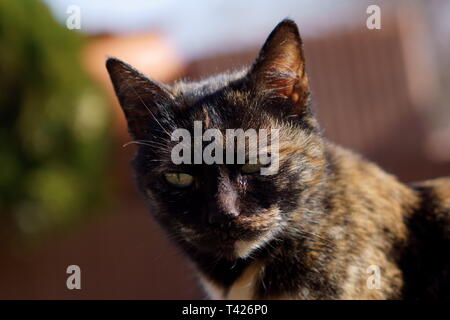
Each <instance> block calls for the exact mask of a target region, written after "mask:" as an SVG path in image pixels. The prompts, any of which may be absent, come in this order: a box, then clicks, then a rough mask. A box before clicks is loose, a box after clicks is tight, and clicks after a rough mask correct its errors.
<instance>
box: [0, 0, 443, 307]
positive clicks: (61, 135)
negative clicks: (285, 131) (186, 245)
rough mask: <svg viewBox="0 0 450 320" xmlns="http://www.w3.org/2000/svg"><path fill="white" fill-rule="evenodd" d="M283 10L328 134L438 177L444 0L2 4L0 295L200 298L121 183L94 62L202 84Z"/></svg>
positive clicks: (251, 53) (393, 164) (120, 129)
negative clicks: (76, 271) (295, 29)
mask: <svg viewBox="0 0 450 320" xmlns="http://www.w3.org/2000/svg"><path fill="white" fill-rule="evenodd" d="M373 4H376V5H378V6H379V7H380V9H381V29H379V30H378V29H375V30H369V29H368V28H367V27H366V20H367V18H368V17H369V15H370V14H368V13H366V10H367V7H368V6H369V5H373ZM77 13H79V16H78V18H79V19H78V20H77V17H76V14H77ZM74 14H75V16H74ZM74 17H75V18H74ZM286 17H289V18H292V19H294V20H295V21H296V22H297V23H298V25H299V27H300V31H301V34H302V37H303V39H304V43H305V51H306V59H307V71H308V73H309V77H310V82H311V87H312V90H313V97H314V104H315V108H316V110H317V113H318V117H319V120H320V122H321V124H322V126H323V128H324V130H325V134H326V136H327V137H329V138H330V139H332V140H334V141H336V142H337V143H340V144H342V145H344V146H346V147H349V148H352V149H354V150H357V151H358V152H360V153H362V154H364V155H365V156H366V157H367V158H369V159H371V160H373V161H375V162H377V163H378V164H380V165H381V166H383V167H384V168H385V169H386V170H388V171H389V172H391V173H394V174H396V175H398V176H399V177H400V179H402V180H403V181H405V182H412V181H416V180H421V179H428V178H434V177H438V176H443V175H450V41H449V40H450V2H449V1H447V0H426V1H425V0H423V1H419V0H418V1H414V0H407V1H402V0H398V1H361V0H346V1H337V0H336V1H331V0H278V1H268V0H258V1H237V0H228V1H224V0H219V1H206V0H194V1H181V0H166V1H163V0H127V1H118V0H96V1H92V0H79V1H76V0H70V1H66V0H41V1H40V0H26V1H14V0H0V124H1V126H0V298H1V299H17V298H21V299H49V298H52V299H73V298H83V299H130V298H135V299H189V298H203V297H204V295H203V293H202V292H201V290H200V288H199V287H198V286H197V284H196V282H195V277H194V274H193V272H192V271H191V268H190V266H189V265H188V263H187V262H186V260H185V259H184V258H183V257H182V255H181V254H180V253H179V252H178V251H177V249H175V248H174V247H173V246H172V245H171V244H170V243H169V242H168V241H167V239H166V238H165V236H164V234H163V233H162V232H161V230H160V229H159V227H158V226H157V225H156V224H155V223H154V222H153V220H152V219H151V217H150V215H149V213H148V212H147V211H146V210H145V208H144V207H143V203H142V201H141V199H140V197H139V195H138V194H137V192H136V190H135V188H134V186H133V182H132V178H131V172H130V168H129V163H128V162H129V160H130V159H131V156H132V153H133V147H132V146H129V147H126V148H125V147H123V145H124V144H125V143H126V142H128V141H129V138H128V136H127V131H126V124H125V121H124V118H123V117H122V114H121V110H120V108H119V106H118V104H117V101H116V99H115V97H114V95H113V91H112V87H111V85H110V83H109V80H108V76H107V73H106V70H105V68H104V61H105V57H106V56H107V55H109V56H116V57H118V58H120V59H122V60H124V61H126V62H128V63H130V64H132V65H133V66H135V67H136V68H137V69H139V70H141V71H142V72H144V73H146V74H147V75H149V76H151V77H152V78H155V79H157V80H160V81H167V82H170V81H173V80H175V79H177V78H180V77H184V78H190V79H199V78H202V77H205V76H208V75H210V74H213V73H217V72H220V71H223V70H226V69H230V68H237V67H239V66H243V65H245V64H247V63H250V62H251V61H252V60H253V59H254V58H255V56H256V54H257V51H258V50H259V48H260V46H261V45H262V43H263V41H264V40H265V38H266V37H267V35H268V34H269V32H270V31H271V30H272V28H273V27H274V26H275V25H276V24H277V23H278V22H279V21H280V20H282V19H283V18H286ZM77 23H79V27H80V28H77ZM74 26H75V27H76V28H73V27H74ZM72 264H75V265H79V266H80V268H81V286H82V289H81V290H68V289H67V288H66V279H67V277H68V275H67V274H66V268H67V266H69V265H72Z"/></svg>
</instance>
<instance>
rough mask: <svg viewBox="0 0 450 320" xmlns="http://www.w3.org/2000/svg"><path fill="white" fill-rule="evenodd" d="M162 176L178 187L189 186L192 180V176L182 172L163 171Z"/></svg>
mask: <svg viewBox="0 0 450 320" xmlns="http://www.w3.org/2000/svg"><path fill="white" fill-rule="evenodd" d="M164 178H165V179H166V181H167V182H168V183H170V184H171V185H173V186H175V187H178V188H186V187H189V186H190V185H191V184H192V182H194V177H193V176H191V175H190V174H187V173H182V172H171V173H165V174H164Z"/></svg>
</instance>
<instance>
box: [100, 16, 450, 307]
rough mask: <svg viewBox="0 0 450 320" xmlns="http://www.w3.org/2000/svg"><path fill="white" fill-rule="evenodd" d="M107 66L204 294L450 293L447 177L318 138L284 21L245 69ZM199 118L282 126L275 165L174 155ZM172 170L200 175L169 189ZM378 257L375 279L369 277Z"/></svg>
mask: <svg viewBox="0 0 450 320" xmlns="http://www.w3.org/2000/svg"><path fill="white" fill-rule="evenodd" d="M107 69H108V71H109V73H110V76H111V80H112V82H113V85H114V88H115V90H116V93H117V96H118V98H119V101H120V103H121V105H122V108H123V109H124V112H125V115H126V117H127V120H128V124H129V129H130V134H131V136H132V137H133V139H134V142H135V143H136V144H137V154H136V157H135V159H134V161H133V165H134V168H135V172H136V180H137V184H138V186H139V188H140V190H141V191H142V193H143V194H144V195H145V198H146V200H147V202H148V204H149V206H150V209H151V213H152V214H153V215H154V217H155V218H156V220H157V221H158V222H159V223H160V224H161V225H162V226H163V227H164V229H165V230H166V231H167V233H168V234H169V236H171V237H172V238H173V240H174V242H175V243H176V244H177V245H178V246H179V247H180V248H181V249H182V251H183V252H184V253H186V255H187V256H188V257H189V259H190V260H191V261H192V263H193V265H194V267H195V270H197V272H198V275H199V278H200V280H201V282H202V283H203V285H204V286H205V289H206V290H207V292H208V294H209V295H210V297H212V298H219V299H222V298H231V299H233V298H250V299H251V298H255V299H258V298H262V299H266V298H270V299H403V298H404V299H420V298H430V299H432V298H450V178H442V179H437V180H432V181H427V182H423V183H419V184H416V185H413V186H407V185H405V184H402V183H401V182H399V181H398V180H397V179H396V178H395V177H394V176H392V175H390V174H388V173H386V172H384V171H383V170H382V169H380V168H379V167H378V166H376V165H375V164H373V163H371V162H369V161H367V160H365V159H363V158H362V157H360V156H359V155H357V154H354V153H352V152H350V151H348V150H345V149H343V148H341V147H339V146H336V145H334V144H333V143H331V142H329V141H328V140H327V139H326V138H324V137H323V135H322V133H321V130H320V127H319V125H318V124H317V122H316V120H315V118H314V115H313V112H312V107H311V99H310V94H309V92H310V91H309V86H308V79H307V75H306V73H305V68H304V58H303V51H302V43H301V39H300V37H299V34H298V31H297V27H296V25H295V24H294V23H293V22H292V21H289V20H285V21H283V22H281V23H280V24H279V25H278V26H277V27H276V28H275V30H274V31H273V32H272V34H271V35H270V36H269V38H268V40H267V41H266V43H265V45H264V47H263V49H262V50H261V52H260V54H259V56H258V58H257V60H256V61H255V63H254V64H253V65H252V66H251V67H250V68H247V69H244V70H241V71H238V72H234V73H226V74H221V75H218V76H215V77H212V78H208V79H206V80H203V81H201V82H186V81H180V82H177V83H175V84H173V85H171V86H168V85H162V84H159V83H157V82H155V81H153V80H150V79H149V78H147V77H145V76H144V75H142V74H140V73H139V72H138V71H136V70H134V69H133V68H132V67H130V66H129V65H127V64H125V63H123V62H121V61H119V60H117V59H114V58H111V59H108V61H107ZM195 120H200V121H202V122H203V125H204V127H205V129H206V128H218V129H221V130H225V129H227V128H242V129H244V130H245V129H248V128H253V129H259V128H278V129H280V155H279V159H280V169H279V172H278V173H276V174H275V175H270V176H263V175H258V174H256V175H246V174H242V172H241V171H240V166H239V165H204V164H203V165H174V164H173V163H172V162H171V160H170V150H171V146H173V144H174V142H172V141H170V137H169V134H170V132H172V130H174V129H176V128H186V129H188V130H190V131H192V129H193V122H194V121H195ZM167 171H182V172H187V173H189V174H191V175H192V176H194V177H195V182H194V184H193V185H192V186H191V187H189V188H184V189H180V188H174V187H172V186H169V185H168V184H167V182H166V181H165V180H164V179H163V178H162V174H163V173H164V172H167ZM231 211H233V213H235V214H233V215H230V214H229V213H230V212H231ZM372 265H375V266H379V268H380V270H381V278H380V279H381V286H380V288H379V289H377V288H370V287H369V286H368V285H367V280H368V278H369V277H370V275H371V274H369V273H368V272H367V270H368V267H369V266H372Z"/></svg>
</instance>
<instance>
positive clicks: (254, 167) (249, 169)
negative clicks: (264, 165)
mask: <svg viewBox="0 0 450 320" xmlns="http://www.w3.org/2000/svg"><path fill="white" fill-rule="evenodd" d="M260 169H261V164H260V163H254V164H252V163H246V164H244V165H243V166H242V167H241V171H242V172H243V173H248V174H250V173H256V172H259V170H260Z"/></svg>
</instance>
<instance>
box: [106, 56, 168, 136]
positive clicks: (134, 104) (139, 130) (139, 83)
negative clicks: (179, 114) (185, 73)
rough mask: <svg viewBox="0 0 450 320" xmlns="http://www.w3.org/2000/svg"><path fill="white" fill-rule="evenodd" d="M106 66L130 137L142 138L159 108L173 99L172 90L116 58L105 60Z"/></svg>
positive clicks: (165, 105)
mask: <svg viewBox="0 0 450 320" xmlns="http://www.w3.org/2000/svg"><path fill="white" fill-rule="evenodd" d="M106 69H107V70H108V73H109V76H110V78H111V82H112V83H113V86H114V90H115V92H116V95H117V98H118V99H119V102H120V105H121V107H122V110H123V112H124V114H125V117H126V119H127V122H128V130H129V132H130V135H131V136H132V137H133V139H144V138H145V137H146V136H147V133H148V131H149V130H150V126H149V124H150V122H151V121H152V120H153V119H155V117H157V113H158V111H159V110H160V109H161V108H167V107H168V106H169V105H170V104H171V103H172V101H173V96H172V94H171V93H170V92H169V91H168V90H167V89H166V88H164V86H163V85H162V84H159V83H158V82H156V81H154V80H151V79H149V78H147V77H146V76H144V75H143V74H141V73H140V72H138V71H137V70H136V69H134V68H133V67H131V66H130V65H128V64H126V63H125V62H123V61H120V60H118V59H116V58H108V59H107V60H106Z"/></svg>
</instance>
